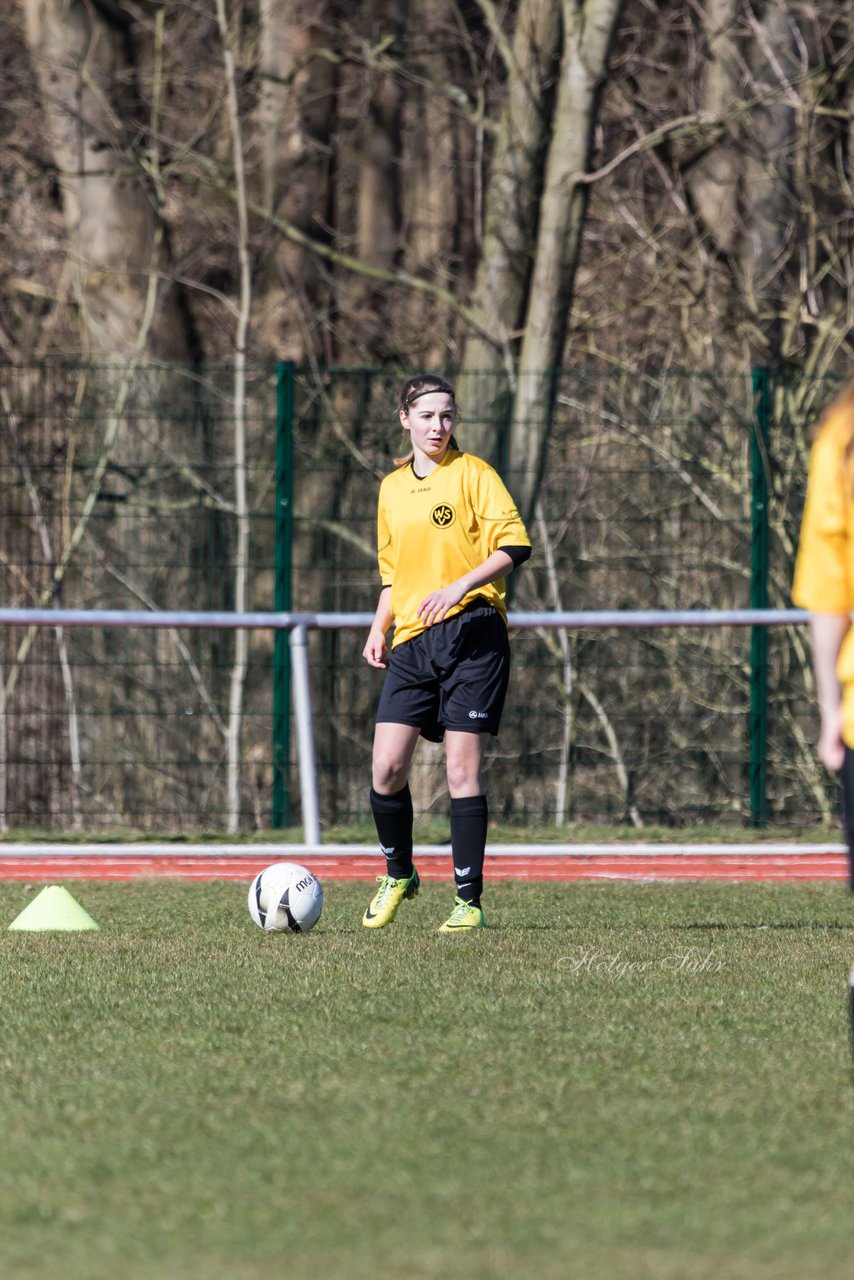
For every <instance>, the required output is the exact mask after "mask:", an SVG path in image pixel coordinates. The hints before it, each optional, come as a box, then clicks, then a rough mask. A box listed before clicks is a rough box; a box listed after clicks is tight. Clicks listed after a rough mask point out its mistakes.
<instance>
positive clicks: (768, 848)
mask: <svg viewBox="0 0 854 1280" xmlns="http://www.w3.org/2000/svg"><path fill="white" fill-rule="evenodd" d="M450 851H451V846H450V844H418V845H415V848H414V854H415V857H425V856H431V855H432V856H436V855H439V854H450ZM486 852H487V855H488V857H490V858H518V857H520V856H521V857H526V858H591V857H592V858H603V857H605V858H622V857H625V858H630V857H643V858H673V857H683V858H690V857H692V856H702V857H704V858H715V857H720V858H732V857H749V856H751V855H755V856H757V857H765V858H767V857H775V858H776V857H783V858H788V857H791V858H810V857H817V856H821V855H824V854H829V853H832V854H844V853H845V852H846V846H845V845H843V844H810V843H805V844H794V843H776V844H772V843H767V844H762V843H756V844H645V843H643V842H637V843H632V844H625V843H622V842H621V843H619V844H488V845H487V846H486ZM198 857H206V858H251V859H253V860H255V859H257V858H261V857H269V859H270V861H271V862H272V861H276V860H280V861H283V862H287V861H292V860H293V859H295V858H297V857H302V858H307V857H314V858H322V857H333V858H350V857H352V858H364V857H375V858H377V859H379V857H380V853H379V850H378V848H377V846H376V845H375V844H320V845H317V844H254V845H253V844H99V843H96V844H61V843H57V844H45V843H42V844H11V843H9V844H6V843H0V862H2V861H3V859H5V858H32V859H33V860H37V859H39V858H198Z"/></svg>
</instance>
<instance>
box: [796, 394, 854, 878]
mask: <svg viewBox="0 0 854 1280" xmlns="http://www.w3.org/2000/svg"><path fill="white" fill-rule="evenodd" d="M792 599H793V600H794V602H795V604H796V605H798V606H800V607H801V608H802V609H808V610H809V612H810V643H811V648H812V659H813V668H814V670H815V684H816V693H817V696H818V708H819V718H820V727H819V739H818V754H819V759H820V760H821V762H822V764H824V765H825V766H826V767H827V768H828V769H830V770H831V771H832V772H834V773H838V774H839V775H840V778H841V782H842V824H843V829H844V833H845V841H846V844H847V845H848V866H849V880H850V884H851V888H852V889H854V630H852V627H851V612H852V610H854V381H852V382H849V383H848V385H847V386H846V387H845V388H844V389H843V390H842V391H841V392H840V394H839V395H838V396H837V397H836V399H835V400H834V401H833V402H832V403H831V404H830V405H829V407H828V408H827V409H826V410H825V412H824V414H823V416H822V418H821V421H820V422H819V428H818V433H817V435H816V438H815V442H814V444H813V447H812V452H811V454H810V468H809V478H808V482H807V497H806V503H805V505H804V514H803V520H802V523H801V536H800V542H799V545H798V557H797V562H796V565H795V581H794V586H793V588H792Z"/></svg>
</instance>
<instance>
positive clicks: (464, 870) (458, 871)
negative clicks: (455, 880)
mask: <svg viewBox="0 0 854 1280" xmlns="http://www.w3.org/2000/svg"><path fill="white" fill-rule="evenodd" d="M470 871H471V867H454V875H457V876H467V875H468V873H469V872H470Z"/></svg>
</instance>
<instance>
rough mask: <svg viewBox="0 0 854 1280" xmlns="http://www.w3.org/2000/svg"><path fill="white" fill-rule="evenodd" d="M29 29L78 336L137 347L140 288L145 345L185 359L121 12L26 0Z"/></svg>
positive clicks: (100, 346)
mask: <svg viewBox="0 0 854 1280" xmlns="http://www.w3.org/2000/svg"><path fill="white" fill-rule="evenodd" d="M24 5H25V13H26V20H27V21H26V31H27V38H28V41H29V47H30V52H31V56H32V58H33V63H34V66H35V68H36V72H37V76H38V82H39V87H40V91H41V99H42V109H43V112H44V117H45V120H46V122H47V125H48V129H49V133H50V139H51V144H52V147H53V154H54V157H55V162H56V168H57V172H58V174H59V182H60V188H61V191H62V196H63V205H64V210H65V216H66V222H67V226H68V237H69V254H70V260H71V262H72V266H73V280H74V286H75V293H76V296H77V301H78V304H79V307H80V312H81V317H82V321H83V329H84V335H83V337H84V344H85V347H86V349H88V350H90V351H93V352H100V353H105V352H106V353H109V354H110V355H115V356H125V355H128V354H129V353H130V352H131V351H134V350H135V349H136V346H137V341H138V337H139V332H140V325H141V321H142V317H143V314H144V311H145V309H146V302H147V296H148V291H149V287H150V284H151V282H152V281H155V282H156V287H157V292H158V299H157V324H156V325H152V326H150V328H149V332H148V338H147V344H146V349H147V351H148V353H149V354H151V355H154V356H158V355H159V356H161V357H164V358H168V359H173V360H174V359H176V358H177V359H186V358H188V357H189V356H190V355H191V353H192V346H193V338H192V334H191V326H190V325H189V321H188V313H187V311H186V309H185V307H184V306H183V305H182V302H183V300H182V298H181V295H180V291H179V290H178V289H176V288H175V287H174V286H173V285H172V284H171V283H169V282H168V281H169V248H168V242H167V238H166V228H165V224H164V221H163V218H162V216H161V213H162V211H161V208H160V203H159V201H158V198H157V192H156V190H155V189H154V186H153V184H152V182H151V179H150V177H149V175H148V174H147V173H146V168H145V163H144V161H145V157H144V154H143V151H142V150H141V148H140V146H139V143H138V141H137V138H136V136H135V128H134V122H135V121H137V120H138V119H139V109H138V103H137V101H136V99H135V97H134V94H133V85H134V73H133V69H134V61H135V59H134V52H133V47H132V45H133V41H132V34H131V29H130V22H129V19H128V18H127V17H126V16H125V14H124V12H123V10H122V9H121V8H120V7H118V6H112V7H110V9H109V11H104V10H102V9H100V8H99V7H98V6H96V5H94V4H87V3H85V2H84V0H72V2H71V3H67V2H63V0H24Z"/></svg>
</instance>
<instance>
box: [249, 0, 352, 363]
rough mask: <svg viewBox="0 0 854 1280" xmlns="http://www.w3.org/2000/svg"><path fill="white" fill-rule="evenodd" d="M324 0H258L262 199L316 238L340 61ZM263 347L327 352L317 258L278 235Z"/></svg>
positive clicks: (265, 271)
mask: <svg viewBox="0 0 854 1280" xmlns="http://www.w3.org/2000/svg"><path fill="white" fill-rule="evenodd" d="M327 10H328V4H327V0H315V2H312V0H293V3H284V2H283V0H261V6H260V13H259V19H260V26H261V96H260V104H259V124H260V130H261V148H262V157H263V161H262V162H263V183H264V203H265V207H266V208H267V209H268V210H269V212H271V213H275V214H278V215H279V216H280V217H282V218H284V219H286V220H287V221H288V222H291V223H293V225H294V226H296V227H298V228H299V229H300V231H304V232H306V233H307V234H308V235H310V236H312V237H313V238H314V239H318V240H324V239H326V238H328V231H327V229H328V228H329V227H330V226H331V225H333V216H332V203H333V196H332V181H331V176H332V171H333V145H332V134H333V129H334V124H335V116H336V112H335V101H336V97H335V94H336V80H337V77H336V69H335V65H334V63H333V61H332V58H331V50H330V42H331V38H332V35H331V24H330V22H329V20H328V12H327ZM256 292H257V297H258V302H259V308H258V312H257V315H256V318H255V325H254V327H255V334H256V345H257V346H258V348H259V351H260V354H261V355H266V356H272V357H274V358H277V359H281V360H294V361H296V362H297V363H305V362H306V361H309V360H314V359H320V360H325V359H327V358H328V356H329V354H330V353H329V351H328V349H327V347H328V342H329V326H328V314H329V308H328V303H327V302H326V301H324V299H328V297H329V294H330V291H329V289H328V288H327V287H325V286H323V283H322V276H321V270H320V264H319V262H318V260H317V259H316V258H315V257H314V255H313V254H311V253H310V252H309V251H307V250H306V249H304V248H302V246H300V245H297V244H294V243H292V242H291V241H288V240H283V239H280V238H278V237H277V238H276V239H275V240H274V241H273V242H272V244H271V247H270V249H269V250H268V253H267V257H266V260H265V262H264V264H263V267H262V270H261V272H260V279H259V281H258V288H257V290H256Z"/></svg>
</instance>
